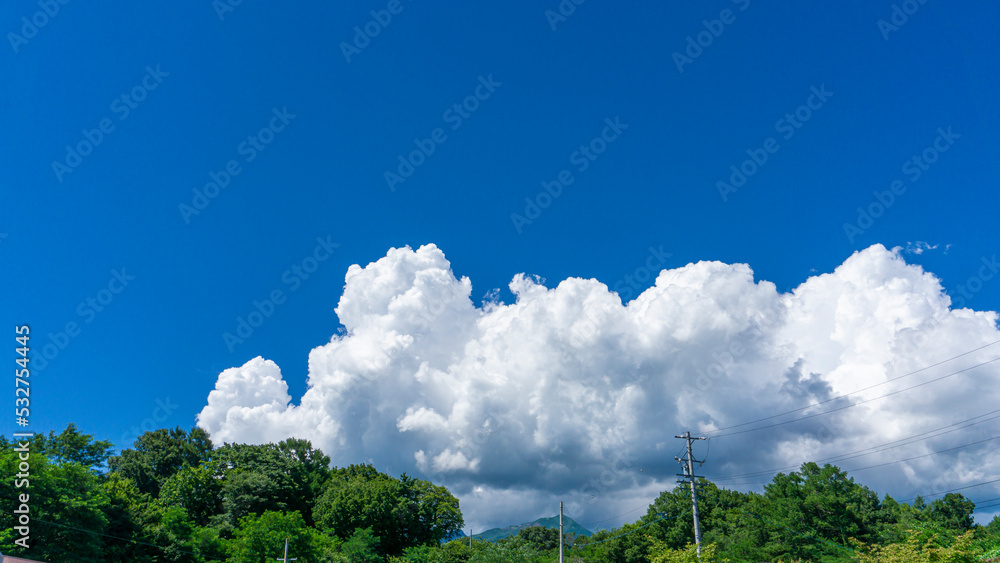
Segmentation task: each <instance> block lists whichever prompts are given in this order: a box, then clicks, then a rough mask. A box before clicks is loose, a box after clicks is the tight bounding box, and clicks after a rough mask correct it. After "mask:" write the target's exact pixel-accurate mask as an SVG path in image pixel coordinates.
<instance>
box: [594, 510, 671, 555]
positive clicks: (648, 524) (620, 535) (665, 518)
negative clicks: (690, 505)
mask: <svg viewBox="0 0 1000 563" xmlns="http://www.w3.org/2000/svg"><path fill="white" fill-rule="evenodd" d="M687 513H688V511H687V510H685V511H684V512H681V513H680V514H678V515H677V516H664V517H662V518H658V519H656V520H653V521H652V522H649V523H646V524H643V525H642V526H639V527H638V528H634V529H631V530H629V531H627V532H625V533H623V534H618V535H617V536H612V537H610V538H606V539H603V540H600V541H595V542H589V543H587V544H586V545H585V546H583V547H584V549H586V548H587V547H588V546H591V545H597V544H599V543H604V542H608V541H611V540H615V539H618V538H620V537H622V536H627V535H629V534H631V533H632V532H638V531H639V530H641V529H643V528H646V527H649V526H652V525H653V524H656V523H657V522H662V521H663V520H676V519H678V518H680V517H681V516H684V515H685V514H687Z"/></svg>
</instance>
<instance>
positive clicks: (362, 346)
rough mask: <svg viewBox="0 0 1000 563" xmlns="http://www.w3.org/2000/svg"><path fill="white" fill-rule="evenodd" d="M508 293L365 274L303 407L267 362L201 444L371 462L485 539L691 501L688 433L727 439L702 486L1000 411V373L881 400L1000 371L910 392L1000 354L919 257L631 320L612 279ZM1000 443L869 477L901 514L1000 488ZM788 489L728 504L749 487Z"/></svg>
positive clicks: (669, 279) (211, 408) (702, 294)
mask: <svg viewBox="0 0 1000 563" xmlns="http://www.w3.org/2000/svg"><path fill="white" fill-rule="evenodd" d="M510 290H511V292H512V293H513V294H514V295H515V297H516V299H515V301H514V302H513V303H500V302H490V303H487V304H486V305H484V306H482V307H477V306H475V304H474V303H473V302H472V300H471V298H470V296H471V292H472V283H471V281H470V280H469V279H468V278H465V277H463V278H458V277H456V275H455V274H454V272H453V271H452V268H451V264H450V263H449V262H448V260H447V259H446V258H445V255H444V253H443V252H442V251H441V250H440V249H438V248H437V247H436V246H434V245H426V246H422V247H420V248H418V249H417V250H413V249H411V248H409V247H407V248H394V249H391V250H390V251H389V252H388V253H387V255H386V256H385V257H383V258H381V259H379V260H378V261H376V262H374V263H371V264H369V265H367V266H365V267H361V266H358V265H354V266H351V267H350V269H349V270H348V272H347V275H346V278H345V286H344V292H343V295H342V297H341V299H340V303H339V305H338V307H337V309H336V313H337V315H338V317H339V319H340V322H341V323H342V324H343V326H344V328H345V331H344V332H343V334H338V335H334V336H333V337H332V339H331V340H330V342H329V343H328V344H325V345H323V346H320V347H318V348H315V349H314V350H312V352H311V353H310V354H309V379H308V390H307V391H306V393H305V394H304V396H303V397H302V399H301V401H299V403H298V404H293V402H292V398H291V397H290V396H289V394H288V386H287V384H286V383H285V381H284V380H283V379H282V376H281V372H280V370H279V368H278V366H277V365H275V364H274V363H273V362H270V361H267V360H264V359H261V358H255V359H253V360H250V361H249V362H247V363H246V364H245V365H243V366H241V367H235V368H231V369H228V370H226V371H224V372H222V373H221V374H220V375H219V379H218V382H217V383H216V387H215V390H213V391H212V392H211V394H210V395H209V397H208V404H207V405H206V406H205V408H204V409H203V410H202V412H201V413H200V415H199V416H198V424H199V425H200V426H201V427H202V428H204V429H206V430H207V431H208V432H210V433H211V435H212V438H213V440H215V441H216V442H222V441H230V442H232V441H240V442H250V443H260V442H268V441H278V440H281V439H284V438H286V437H289V436H295V437H299V438H307V439H310V440H312V442H313V443H314V445H316V446H318V447H320V448H322V449H323V450H324V452H326V453H327V454H328V455H330V457H331V458H332V459H333V460H334V463H335V464H337V465H347V464H350V463H359V462H362V461H364V460H372V461H374V462H375V464H376V466H378V467H379V468H380V469H382V470H384V471H390V472H393V473H396V474H398V473H402V472H403V471H406V472H409V473H411V474H415V475H421V476H423V477H425V478H429V479H431V480H433V481H435V482H437V483H441V484H445V485H447V486H449V487H450V488H451V489H452V491H453V492H455V493H456V494H457V495H458V496H459V497H460V499H461V501H462V507H463V512H464V513H465V515H466V519H467V521H469V522H470V523H471V524H473V525H474V526H480V525H482V526H485V525H504V524H510V523H515V522H522V521H528V520H530V519H533V518H536V517H539V516H548V515H551V514H553V513H554V512H555V509H554V508H553V507H554V506H555V507H556V508H557V507H558V501H559V500H565V501H566V502H567V511H568V512H569V514H571V515H573V516H574V518H576V519H577V520H578V521H580V522H581V523H583V524H585V525H586V524H587V523H588V522H595V521H598V520H604V519H606V518H608V517H609V516H610V515H618V514H620V513H625V512H626V511H628V510H631V509H634V508H637V507H641V506H644V505H645V504H648V502H649V501H650V500H651V499H652V498H653V497H655V495H656V494H657V493H658V492H659V491H660V490H664V489H667V488H672V487H673V483H674V480H675V474H676V473H677V472H678V466H677V465H676V463H675V461H674V459H673V458H674V456H675V455H676V454H677V451H678V449H679V448H680V446H681V445H682V442H681V441H680V440H677V439H675V438H674V435H675V434H677V433H679V432H682V431H684V430H691V431H692V432H694V433H702V434H706V433H707V434H708V435H718V437H717V438H715V439H713V440H712V441H711V450H710V452H709V457H708V460H707V463H706V464H705V466H704V467H703V468H702V469H701V470H700V473H701V474H705V475H709V476H712V477H724V476H731V475H741V474H744V473H751V472H754V471H760V470H766V469H771V468H778V467H785V466H796V465H797V464H799V463H801V462H802V461H807V460H819V459H823V458H827V457H831V456H836V455H839V454H843V453H846V452H852V451H856V450H861V449H863V448H868V447H872V446H878V445H881V444H885V443H888V442H892V441H893V440H899V439H901V438H906V437H908V436H912V435H915V434H919V433H922V432H926V431H928V430H932V429H935V428H940V427H944V426H946V425H949V424H954V423H956V422H960V421H962V420H966V419H969V418H971V417H973V416H976V415H979V414H983V413H987V412H990V411H994V410H996V409H997V408H998V407H997V405H998V404H1000V385H998V383H1000V377H998V375H1000V366H998V364H1000V362H997V363H987V364H985V365H983V366H980V367H978V368H974V369H971V370H968V371H966V372H963V373H959V374H957V375H954V376H951V377H948V378H946V379H943V380H941V381H940V382H930V383H927V384H926V385H923V386H921V387H917V388H914V389H912V390H908V391H901V392H899V393H895V394H893V395H890V396H887V397H884V398H877V397H880V396H882V395H885V394H887V393H891V392H893V391H897V390H900V389H903V388H905V387H909V386H913V385H917V384H920V383H923V382H928V381H931V380H933V379H935V378H938V377H942V376H944V375H948V374H950V373H952V372H954V371H957V370H959V369H963V368H967V367H969V366H974V365H976V364H979V363H983V362H986V361H988V360H990V359H992V358H994V357H996V356H997V355H1000V345H997V346H995V347H985V348H984V349H983V350H980V351H977V352H974V353H971V354H968V355H965V356H962V357H961V358H957V359H955V360H953V361H950V362H947V363H944V364H942V365H939V366H935V367H932V368H930V369H926V370H923V371H920V372H918V373H916V374H913V375H908V376H906V377H903V378H901V379H899V380H898V381H890V380H893V379H895V378H900V377H901V376H904V375H906V374H909V373H910V372H913V371H914V370H919V369H921V368H924V367H926V366H931V365H932V364H935V363H938V362H941V361H942V360H946V359H948V358H952V357H953V356H957V355H959V354H962V353H965V352H968V351H970V350H972V349H974V348H977V347H980V346H986V345H987V344H990V343H991V342H994V341H997V340H1000V334H998V330H997V318H998V317H997V314H996V313H995V312H989V311H973V310H970V309H952V308H951V301H950V299H949V297H948V296H947V294H945V293H944V291H943V289H942V286H941V283H940V280H939V279H938V278H937V277H935V276H934V275H933V274H931V273H928V272H925V271H924V270H923V269H922V268H921V267H920V266H917V265H912V264H907V263H906V262H905V260H904V259H903V258H902V257H901V255H900V250H899V249H893V250H887V249H886V248H885V247H883V246H881V245H875V246H872V247H870V248H868V249H866V250H864V251H861V252H857V253H855V254H854V255H852V256H850V257H849V258H848V259H847V260H846V261H845V262H844V263H843V264H842V265H841V266H839V267H838V268H836V270H835V271H833V272H831V273H826V274H821V275H817V276H814V277H810V278H808V279H807V280H806V281H804V282H803V283H802V284H801V285H799V286H798V287H797V288H795V289H794V290H792V291H791V292H789V293H779V292H778V291H777V290H776V288H775V286H774V284H772V283H770V282H767V281H760V282H755V281H754V276H753V272H752V270H751V269H750V267H749V266H747V265H745V264H723V263H720V262H699V263H696V264H688V265H686V266H684V267H680V268H676V269H671V270H663V271H662V272H660V273H659V275H658V276H657V277H656V281H655V284H654V285H653V286H652V287H650V288H649V289H647V290H646V291H645V292H643V293H642V294H641V295H639V296H638V297H637V298H635V299H634V300H633V301H630V302H628V303H624V304H623V303H622V302H621V300H620V299H619V297H618V295H617V294H615V293H614V292H612V291H611V290H609V288H608V286H606V285H605V284H603V283H601V282H599V281H597V280H593V279H580V278H569V279H566V280H562V281H561V282H559V283H558V285H556V286H555V287H552V288H549V287H546V286H545V285H543V283H542V282H541V280H539V279H537V278H534V277H531V276H528V275H523V274H519V275H516V276H514V277H513V279H512V281H511V283H510ZM887 382H888V383H887ZM882 383H885V384H884V385H878V384H882ZM875 385H878V386H876V387H872V386H875ZM868 387H872V388H870V389H868V390H866V391H863V392H860V393H854V394H851V395H850V396H848V397H840V398H837V396H838V395H841V394H844V393H851V392H854V391H857V390H859V389H864V388H868ZM817 402H823V404H821V405H819V406H816V407H811V408H809V409H806V410H802V411H799V412H796V413H793V414H791V415H788V416H785V417H783V418H778V419H768V420H764V421H762V422H759V423H757V424H756V426H765V425H773V424H776V423H780V422H784V421H787V420H790V419H794V418H797V417H802V416H808V415H810V414H814V413H818V412H823V411H825V410H830V409H835V408H840V407H846V406H848V405H852V404H855V405H856V406H854V407H851V408H844V409H841V410H837V411H836V412H833V413H832V414H829V415H823V416H817V417H812V418H808V419H805V420H802V421H800V422H794V423H790V424H780V425H776V426H772V427H770V428H767V429H764V430H760V431H756V432H748V433H744V434H740V435H735V436H725V435H724V434H727V433H731V432H734V431H739V430H745V429H749V428H753V427H754V425H749V426H741V427H738V428H735V429H730V430H724V429H725V428H726V427H729V426H732V425H734V424H740V423H743V422H746V421H753V420H757V419H764V418H766V417H769V416H771V415H773V414H775V413H779V412H784V411H789V410H793V409H799V408H801V407H804V406H807V405H809V404H811V403H817ZM995 427H996V424H992V425H991V424H989V423H986V424H979V425H975V426H970V427H968V428H965V429H962V430H961V431H960V432H954V433H951V434H947V435H943V436H941V437H940V438H932V439H929V440H923V441H917V442H914V443H912V444H908V445H903V446H902V447H895V448H892V449H885V448H883V449H881V450H879V451H876V452H875V453H874V454H871V455H866V456H864V457H857V458H854V459H850V460H845V461H838V462H836V463H837V464H838V465H839V466H840V467H842V468H844V469H848V470H850V469H852V468H863V467H867V466H869V465H876V464H879V463H885V462H889V461H894V460H898V459H903V458H910V457H914V456H919V455H922V454H926V453H931V452H934V451H938V450H941V449H946V448H948V447H954V446H955V445H961V444H965V443H970V442H974V441H976V440H983V439H986V438H989V437H991V436H992V432H993V431H992V430H991V428H995ZM996 445H997V442H984V443H982V444H979V445H977V446H972V447H969V448H963V449H959V450H955V451H952V452H948V453H947V454H941V455H935V456H928V457H924V458H920V459H916V460H912V461H910V462H906V463H901V464H893V465H886V466H884V467H880V468H873V469H870V470H861V471H859V472H858V473H857V474H856V475H855V477H856V478H857V479H858V480H860V481H861V482H863V483H866V484H868V485H869V486H872V487H873V488H875V489H876V490H878V491H881V492H890V493H891V494H893V495H894V496H896V497H897V498H906V497H909V496H914V495H916V494H917V493H929V492H935V491H942V490H945V489H948V488H954V487H960V486H963V485H968V484H973V483H977V482H981V481H986V480H990V479H991V478H992V479H996V478H1000V454H998V453H997V452H998V451H1000V449H998V448H997V447H996ZM705 447H706V444H705V443H704V442H702V443H699V452H698V455H699V456H704V454H705V450H704V448H705ZM769 478H770V476H769V475H764V476H761V477H758V478H755V477H753V476H749V477H746V478H743V479H732V480H720V481H719V484H720V485H723V486H737V487H738V488H744V489H745V488H751V487H754V486H755V485H754V482H755V481H767V480H769ZM998 490H1000V489H998V488H995V487H994V488H992V489H991V488H990V487H989V486H987V487H979V488H976V489H972V490H969V491H967V492H966V493H967V495H968V496H969V497H971V498H973V499H976V498H989V497H995V496H997V491H998ZM643 513H644V511H642V510H640V511H638V512H634V513H632V514H630V515H627V516H624V517H622V518H621V520H622V521H631V520H634V519H635V518H637V517H638V516H639V515H641V514H643ZM618 523H620V521H619V522H616V521H612V522H605V523H603V524H601V525H602V526H607V525H612V524H618Z"/></svg>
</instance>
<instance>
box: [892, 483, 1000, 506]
mask: <svg viewBox="0 0 1000 563" xmlns="http://www.w3.org/2000/svg"><path fill="white" fill-rule="evenodd" d="M992 483H1000V479H993V480H992V481H983V482H982V483H975V484H972V485H966V486H964V487H956V488H954V489H948V490H947V491H941V492H940V493H931V494H928V495H917V496H915V497H910V498H907V499H903V500H898V501H896V502H910V501H911V500H916V499H917V498H918V497H919V498H923V497H936V496H941V495H944V494H947V493H954V492H955V491H964V490H966V489H972V488H975V487H982V486H983V485H990V484H992Z"/></svg>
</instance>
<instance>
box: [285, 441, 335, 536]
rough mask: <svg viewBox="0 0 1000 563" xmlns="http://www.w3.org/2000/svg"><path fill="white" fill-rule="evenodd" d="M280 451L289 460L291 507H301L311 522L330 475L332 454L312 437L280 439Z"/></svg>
mask: <svg viewBox="0 0 1000 563" xmlns="http://www.w3.org/2000/svg"><path fill="white" fill-rule="evenodd" d="M277 449H278V451H279V452H280V453H281V455H282V456H283V457H284V458H285V459H286V460H288V462H289V467H290V473H289V475H290V477H291V479H292V484H293V486H294V488H295V492H294V494H293V496H292V499H291V501H290V507H291V508H292V509H293V510H298V511H299V512H301V513H302V516H303V517H304V518H305V519H306V522H307V523H309V524H310V525H312V524H313V520H312V512H313V508H314V507H315V506H316V499H317V498H319V495H320V494H322V492H323V487H324V486H325V485H326V482H327V481H328V480H329V479H330V458H329V456H327V455H326V454H324V453H323V450H320V449H318V448H313V446H312V443H311V442H310V441H309V440H299V439H296V438H289V439H287V440H283V441H281V442H279V443H278V447H277Z"/></svg>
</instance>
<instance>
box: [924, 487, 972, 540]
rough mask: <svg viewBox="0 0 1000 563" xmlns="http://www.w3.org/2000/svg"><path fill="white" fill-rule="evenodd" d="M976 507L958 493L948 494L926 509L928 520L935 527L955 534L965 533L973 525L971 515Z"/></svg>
mask: <svg viewBox="0 0 1000 563" xmlns="http://www.w3.org/2000/svg"><path fill="white" fill-rule="evenodd" d="M975 510H976V505H975V503H973V502H972V501H971V500H969V499H967V498H965V497H964V496H962V495H961V494H959V493H948V494H946V495H944V498H939V499H937V500H935V501H934V502H932V503H931V504H930V505H929V506H928V507H927V515H928V517H929V519H930V520H931V521H932V522H934V523H936V524H937V525H939V526H941V527H942V528H945V529H947V530H950V531H952V532H957V533H959V534H961V533H964V532H967V531H969V530H971V529H972V527H973V525H975V520H974V519H973V517H972V513H973V512H974V511H975Z"/></svg>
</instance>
